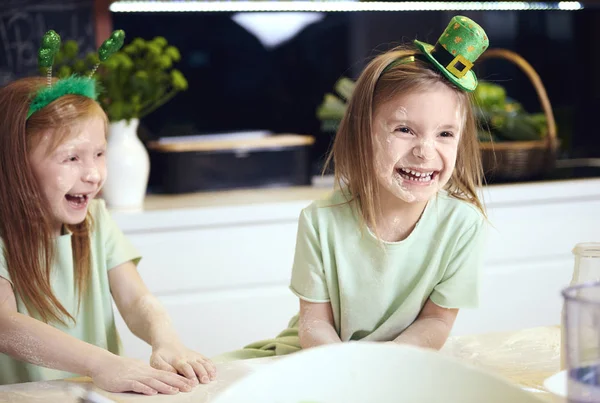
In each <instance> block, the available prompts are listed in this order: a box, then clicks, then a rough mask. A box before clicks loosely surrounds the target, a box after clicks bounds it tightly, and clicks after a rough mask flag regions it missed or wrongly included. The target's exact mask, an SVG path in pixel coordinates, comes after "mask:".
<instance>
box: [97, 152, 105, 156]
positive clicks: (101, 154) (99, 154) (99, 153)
mask: <svg viewBox="0 0 600 403" xmlns="http://www.w3.org/2000/svg"><path fill="white" fill-rule="evenodd" d="M103 156H104V151H100V152H98V154H96V157H103Z"/></svg>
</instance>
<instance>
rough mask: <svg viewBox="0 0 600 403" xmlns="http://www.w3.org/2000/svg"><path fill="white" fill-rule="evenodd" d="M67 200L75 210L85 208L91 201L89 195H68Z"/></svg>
mask: <svg viewBox="0 0 600 403" xmlns="http://www.w3.org/2000/svg"><path fill="white" fill-rule="evenodd" d="M65 199H67V202H68V203H69V204H70V205H71V206H72V207H75V208H81V207H85V206H86V205H87V202H88V200H89V194H83V193H80V194H67V195H65Z"/></svg>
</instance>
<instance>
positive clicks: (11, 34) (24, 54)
mask: <svg viewBox="0 0 600 403" xmlns="http://www.w3.org/2000/svg"><path fill="white" fill-rule="evenodd" d="M50 29H53V30H55V31H56V32H57V33H58V34H59V35H60V36H61V39H62V40H63V41H66V40H69V39H73V40H76V41H77V43H78V45H79V49H80V52H81V54H86V53H88V52H89V51H93V50H95V49H96V46H95V31H94V0H1V1H0V86H3V85H6V84H8V83H9V82H10V81H13V80H15V79H17V78H21V77H26V76H32V75H37V74H39V73H38V65H37V51H38V48H39V46H40V41H41V39H42V36H43V35H44V33H46V31H48V30H50Z"/></svg>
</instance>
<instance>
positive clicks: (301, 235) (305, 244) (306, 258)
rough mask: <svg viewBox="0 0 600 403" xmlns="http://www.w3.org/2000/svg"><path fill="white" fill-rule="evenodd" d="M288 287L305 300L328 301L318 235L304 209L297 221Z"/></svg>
mask: <svg viewBox="0 0 600 403" xmlns="http://www.w3.org/2000/svg"><path fill="white" fill-rule="evenodd" d="M290 289H291V291H292V292H293V293H294V294H296V295H297V296H298V298H300V299H303V300H305V301H308V302H329V292H328V291H327V284H326V282H325V273H324V270H323V259H322V255H321V245H320V242H319V236H318V232H317V229H316V228H315V225H314V223H313V222H312V221H311V219H310V217H309V213H308V212H307V210H306V209H304V210H302V213H301V214H300V219H299V221H298V232H297V235H296V250H295V253H294V263H293V267H292V281H291V284H290Z"/></svg>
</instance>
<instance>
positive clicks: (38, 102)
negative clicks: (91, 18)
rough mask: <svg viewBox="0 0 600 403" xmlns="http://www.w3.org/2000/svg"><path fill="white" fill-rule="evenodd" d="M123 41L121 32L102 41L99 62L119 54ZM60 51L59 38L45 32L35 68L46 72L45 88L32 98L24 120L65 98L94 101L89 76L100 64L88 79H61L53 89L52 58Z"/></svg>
mask: <svg viewBox="0 0 600 403" xmlns="http://www.w3.org/2000/svg"><path fill="white" fill-rule="evenodd" d="M124 41H125V32H124V31H122V30H117V31H114V32H113V33H112V35H111V36H110V38H108V39H107V40H105V41H104V42H103V43H102V46H100V48H99V49H98V58H99V59H100V62H104V61H106V60H108V58H109V57H110V56H112V54H113V53H116V52H118V51H119V49H121V47H122V46H123V43H124ZM59 49H60V36H59V35H58V34H57V33H56V32H55V31H52V30H50V31H48V32H46V34H45V35H44V36H43V38H42V44H41V46H40V49H39V51H38V64H39V65H40V67H45V68H46V69H47V72H48V74H47V78H48V86H46V87H43V88H40V89H39V90H38V91H36V92H35V93H34V94H33V96H32V100H31V104H30V105H29V112H28V113H27V119H29V118H30V117H31V115H33V114H34V113H35V112H37V111H39V110H40V109H42V108H44V107H45V106H46V105H48V104H50V103H51V102H53V101H55V100H57V99H58V98H60V97H62V96H65V95H68V94H73V95H81V96H84V97H87V98H91V99H93V100H96V97H97V91H96V80H94V79H93V78H92V75H94V73H95V72H96V69H97V68H98V66H99V64H100V63H97V64H96V65H95V66H94V68H93V70H92V71H91V72H90V74H89V75H88V76H87V77H80V76H76V75H73V76H71V77H67V78H63V79H60V80H58V81H57V82H56V83H55V84H54V85H52V65H53V64H54V56H55V55H56V54H57V53H58V51H59Z"/></svg>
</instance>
